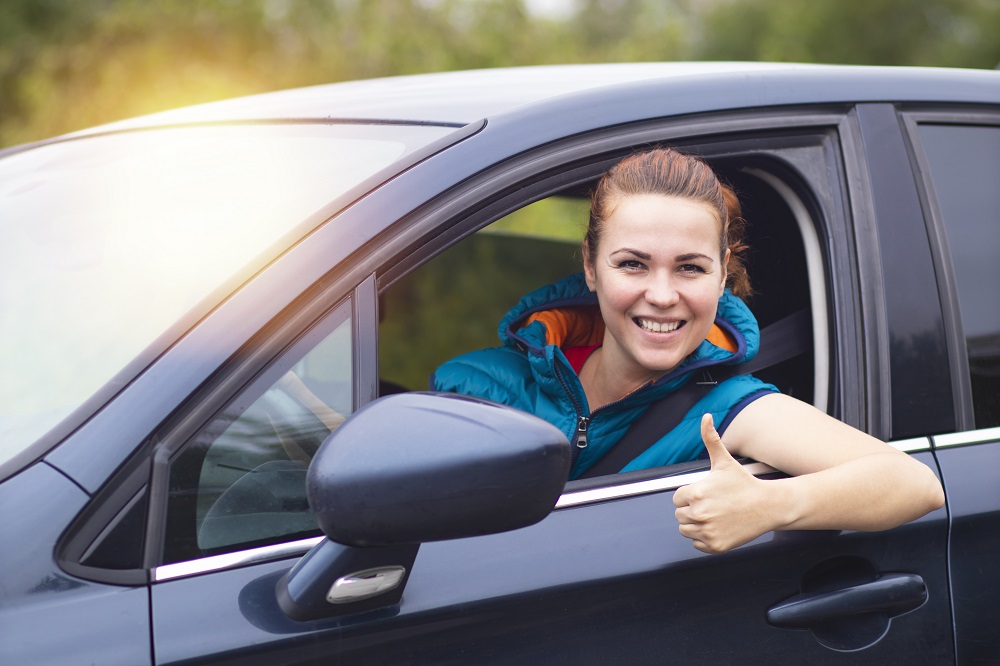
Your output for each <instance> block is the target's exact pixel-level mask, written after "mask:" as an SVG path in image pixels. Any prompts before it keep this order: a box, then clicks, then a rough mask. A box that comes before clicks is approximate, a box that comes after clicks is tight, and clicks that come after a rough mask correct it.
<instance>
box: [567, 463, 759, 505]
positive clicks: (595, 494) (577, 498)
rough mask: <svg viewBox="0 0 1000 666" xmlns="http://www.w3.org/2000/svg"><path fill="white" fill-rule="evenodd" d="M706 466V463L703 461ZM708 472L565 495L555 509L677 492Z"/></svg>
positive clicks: (753, 467)
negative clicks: (650, 494) (664, 492)
mask: <svg viewBox="0 0 1000 666" xmlns="http://www.w3.org/2000/svg"><path fill="white" fill-rule="evenodd" d="M705 462H706V464H707V463H708V461H705ZM743 469H745V470H746V471H748V472H750V473H751V474H755V475H756V474H769V473H771V472H774V471H775V469H774V468H773V467H769V466H767V465H765V464H764V463H759V462H754V463H747V464H745V465H743ZM708 474H709V470H703V471H701V472H690V473H688V474H678V475H677V476H665V477H661V478H659V479H649V480H648V481H636V482H635V483H626V484H623V485H620V486H610V487H607V488H592V489H590V490H581V491H579V492H575V493H566V494H564V495H563V496H562V497H560V498H559V501H558V502H556V507H555V508H556V509H565V508H568V507H571V506H580V505H583V504H593V503H594V502H605V501H607V500H613V499H622V498H625V497H635V496H636V495H647V494H649V493H658V492H663V491H666V490H677V489H678V488H680V487H681V486H686V485H688V484H689V483H694V482H695V481H700V480H701V479H704V478H705V477H706V476H708Z"/></svg>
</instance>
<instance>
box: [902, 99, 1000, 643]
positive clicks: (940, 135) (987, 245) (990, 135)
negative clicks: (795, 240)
mask: <svg viewBox="0 0 1000 666" xmlns="http://www.w3.org/2000/svg"><path fill="white" fill-rule="evenodd" d="M903 120H904V122H905V127H906V130H907V136H908V138H909V140H910V141H911V145H912V155H913V163H914V165H915V166H916V169H917V173H918V175H919V183H920V184H921V185H922V187H923V188H924V189H923V202H922V203H923V207H924V216H925V218H926V221H927V228H928V231H929V233H928V236H929V238H930V240H931V242H932V247H933V251H934V267H935V269H936V270H937V272H938V275H939V276H940V293H941V301H942V303H943V305H944V311H945V313H946V315H945V318H944V321H945V330H946V333H947V347H946V349H947V353H948V354H949V357H950V359H951V364H952V365H951V373H950V381H951V388H952V394H953V396H954V399H953V402H954V410H955V426H954V427H953V428H952V429H950V430H947V431H944V430H942V431H941V433H940V434H938V435H935V437H934V446H935V450H936V453H937V458H938V460H939V462H940V465H941V470H942V473H943V475H944V481H945V488H946V491H947V495H948V507H949V510H950V513H951V537H950V545H949V558H950V561H951V580H952V585H953V612H954V615H955V638H956V641H957V656H958V660H959V661H960V662H961V663H992V662H996V661H998V660H1000V636H998V634H997V631H996V627H997V623H998V621H1000V615H998V612H997V607H998V603H1000V597H998V590H1000V573H998V572H997V568H996V566H995V563H996V559H997V556H998V554H1000V483H998V481H997V476H996V470H997V469H1000V297H998V295H997V285H998V284H1000V263H998V261H997V259H998V257H1000V188H998V187H997V183H1000V112H998V110H996V109H983V108H979V109H956V108H950V109H941V108H938V109H914V110H910V111H909V112H908V113H906V114H905V115H904V116H903Z"/></svg>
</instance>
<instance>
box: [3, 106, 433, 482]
mask: <svg viewBox="0 0 1000 666" xmlns="http://www.w3.org/2000/svg"><path fill="white" fill-rule="evenodd" d="M448 131H449V130H448V129H447V128H437V127H392V126H380V127H372V126H344V125H319V124H316V125H302V124H300V125H272V126H263V125H257V126H249V125H247V126H232V127H186V128H167V129H160V130H156V131H146V132H131V133H121V134H111V135H103V136H102V135H98V136H94V137H89V138H83V139H78V140H71V141H63V142H58V143H53V144H51V145H46V146H41V147H38V148H35V149H29V150H23V151H20V152H15V153H13V154H10V155H8V156H7V157H6V158H4V159H2V160H0V220H2V221H3V223H2V225H0V285H2V286H0V312H3V319H2V323H0V339H2V340H3V341H4V344H3V345H2V346H0V372H2V376H3V378H4V381H3V383H2V384H0V464H2V463H3V462H5V461H6V460H8V459H10V458H12V457H14V456H15V455H17V454H18V453H19V452H21V451H22V450H24V449H25V447H27V446H29V445H30V444H31V443H32V442H34V441H35V440H36V439H38V438H40V437H42V436H43V435H44V434H45V433H46V432H47V431H49V430H50V429H51V428H53V427H54V426H55V425H56V424H57V423H59V422H60V421H61V420H62V419H64V418H65V417H67V416H68V415H69V414H70V413H72V412H73V411H74V410H75V409H77V408H78V407H80V406H81V405H82V404H83V403H85V401H87V400H88V398H90V396H92V395H93V394H94V393H95V392H97V391H98V390H99V389H100V388H101V387H102V386H104V385H106V384H107V383H108V382H111V381H112V379H113V378H114V377H116V375H118V374H119V373H121V372H122V371H123V369H124V368H125V367H126V366H127V365H128V364H129V363H130V362H132V361H133V359H135V358H136V357H137V356H139V355H140V354H141V353H142V352H143V350H144V349H147V348H148V347H150V345H153V343H154V341H156V340H157V339H158V338H160V339H161V342H162V344H163V345H169V344H170V343H171V342H172V341H173V339H174V338H175V337H177V336H179V335H182V334H183V333H184V330H186V328H187V326H186V324H190V323H193V322H194V321H197V318H199V317H200V316H203V315H204V314H205V313H206V312H207V311H209V310H210V309H211V308H212V307H214V306H215V305H216V304H217V303H218V302H219V300H221V299H222V298H224V297H225V295H226V294H228V293H229V292H230V291H232V290H233V289H235V288H236V287H238V286H239V285H240V284H241V283H242V282H244V281H245V280H246V279H248V278H249V277H250V276H252V275H253V274H254V273H255V272H256V271H258V270H260V269H261V268H262V267H263V266H265V265H266V263H267V262H268V261H270V260H272V259H274V257H275V256H277V254H278V253H279V252H280V250H281V249H282V248H285V247H287V245H288V244H289V243H288V242H287V241H288V238H289V237H290V236H291V237H295V238H297V237H299V236H301V235H303V234H304V233H305V232H306V231H308V229H302V228H301V226H302V225H303V223H304V222H305V221H306V220H307V219H308V218H309V216H310V215H311V214H312V213H315V212H316V211H318V210H319V209H320V208H321V207H322V206H323V205H324V204H325V203H326V202H329V201H330V200H331V199H334V198H335V197H337V196H338V195H339V194H342V193H344V192H346V191H347V190H348V189H350V188H351V187H352V186H354V185H356V184H357V183H359V182H361V181H362V180H364V179H365V178H366V177H368V176H370V175H371V174H373V173H375V172H376V171H378V170H379V169H381V168H383V167H385V166H387V165H389V164H391V163H392V162H394V161H396V160H398V159H400V158H401V157H402V156H404V155H406V154H407V153H409V152H412V151H413V150H415V149H416V148H418V147H420V146H422V145H425V144H426V143H428V142H430V141H433V140H434V139H436V138H438V137H439V136H441V135H442V133H446V132H448ZM216 290H221V292H222V293H219V294H217V297H215V298H212V297H211V295H212V294H213V292H215V291H216ZM42 303H44V304H45V307H41V306H40V304H42ZM199 304H200V305H199ZM136 312H142V313H143V316H142V317H136V316H135V313H136ZM171 327H174V329H171ZM164 331H172V332H168V333H166V334H164ZM161 336H163V337H162V338H161ZM155 353H156V352H155V350H154V354H155ZM127 379H128V378H127V377H119V380H118V384H123V383H125V382H126V381H127Z"/></svg>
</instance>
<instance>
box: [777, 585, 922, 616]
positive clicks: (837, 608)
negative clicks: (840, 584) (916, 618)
mask: <svg viewBox="0 0 1000 666" xmlns="http://www.w3.org/2000/svg"><path fill="white" fill-rule="evenodd" d="M925 601H927V586H926V585H925V584H924V579H923V578H921V577H920V576H918V575H916V574H906V573H887V574H881V575H880V576H879V577H878V578H876V579H875V580H873V581H870V582H867V583H861V584H859V585H852V586H850V587H845V588H841V589H839V590H832V591H825V592H806V593H803V594H799V595H796V596H794V597H790V598H788V599H786V600H785V601H782V602H781V603H779V604H777V605H776V606H774V607H772V608H770V609H768V611H767V621H768V623H770V624H771V625H772V626H775V627H783V628H786V629H809V628H811V627H813V626H815V625H818V624H821V623H823V622H827V621H829V620H833V619H836V618H841V617H845V616H852V615H861V614H863V613H880V614H883V615H885V616H886V617H889V618H892V617H895V616H897V615H902V614H903V613H906V612H908V611H911V610H913V609H914V608H918V607H919V606H920V605H922V604H923V603H924V602H925Z"/></svg>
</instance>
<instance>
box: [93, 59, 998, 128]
mask: <svg viewBox="0 0 1000 666" xmlns="http://www.w3.org/2000/svg"><path fill="white" fill-rule="evenodd" d="M706 84H710V85H711V87H712V91H713V94H712V95H708V96H705V95H703V94H702V93H704V91H705V89H706V88H705V85H706ZM649 85H655V86H656V87H657V88H658V89H661V90H662V89H663V88H670V89H671V91H672V92H674V91H675V92H676V96H677V98H678V99H682V98H684V96H685V94H686V93H689V94H696V93H698V94H701V96H700V97H699V100H700V105H699V107H698V109H697V110H702V111H709V110H714V109H722V108H734V107H745V106H748V105H752V104H753V102H754V101H755V100H756V102H757V104H756V105H758V106H767V105H769V104H774V103H782V104H790V103H792V104H794V103H800V104H808V103H820V102H834V101H842V102H851V101H879V100H881V101H914V102H917V101H936V102H941V101H955V102H985V103H1000V72H997V71H994V70H969V69H946V68H911V67H871V66H854V65H814V64H794V63H788V64H782V63H739V62H683V63H624V64H601V65H550V66H534V67H514V68H497V69H480V70H466V71H455V72H440V73H434V74H419V75H411V76H397V77H388V78H381V79H369V80H361V81H348V82H343V83H333V84H327V85H320V86H312V87H308V88H299V89H293V90H285V91H281V92H274V93H264V94H259V95H253V96H249V97H242V98H237V99H230V100H225V101H220V102H213V103H208V104H202V105H198V106H192V107H187V108H183V109H177V110H173V111H166V112H161V113H157V114H152V115H148V116H143V117H139V118H134V119H130V120H125V121H121V122H116V123H112V124H109V125H104V126H101V127H99V128H94V129H93V130H86V131H84V132H81V133H77V135H79V134H87V133H92V132H103V131H117V130H124V129H139V128H145V127H156V126H164V125H176V124H190V123H217V122H240V121H265V120H269V121H273V120H297V121H318V122H323V121H327V122H338V121H362V122H390V123H419V124H441V125H454V126H463V125H467V124H469V123H472V122H475V121H478V120H481V119H483V118H490V117H494V116H497V115H499V114H503V113H506V112H508V111H510V110H513V109H523V108H525V107H528V106H531V105H538V104H539V103H542V102H549V101H551V100H554V99H565V101H566V103H567V104H574V103H585V102H586V100H587V98H588V97H589V96H590V95H602V96H607V95H608V94H609V93H612V92H614V93H616V94H621V95H623V96H626V97H627V96H628V95H629V94H630V92H636V93H639V92H641V91H643V90H646V91H648V90H649V89H650V88H649ZM588 93H589V94H588ZM543 106H544V107H545V108H547V109H548V110H552V108H553V107H552V106H551V104H548V103H546V104H543ZM681 106H682V107H683V110H684V112H690V111H692V110H694V108H693V107H692V104H691V101H690V99H688V100H687V101H686V102H685V103H684V104H682V105H681Z"/></svg>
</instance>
